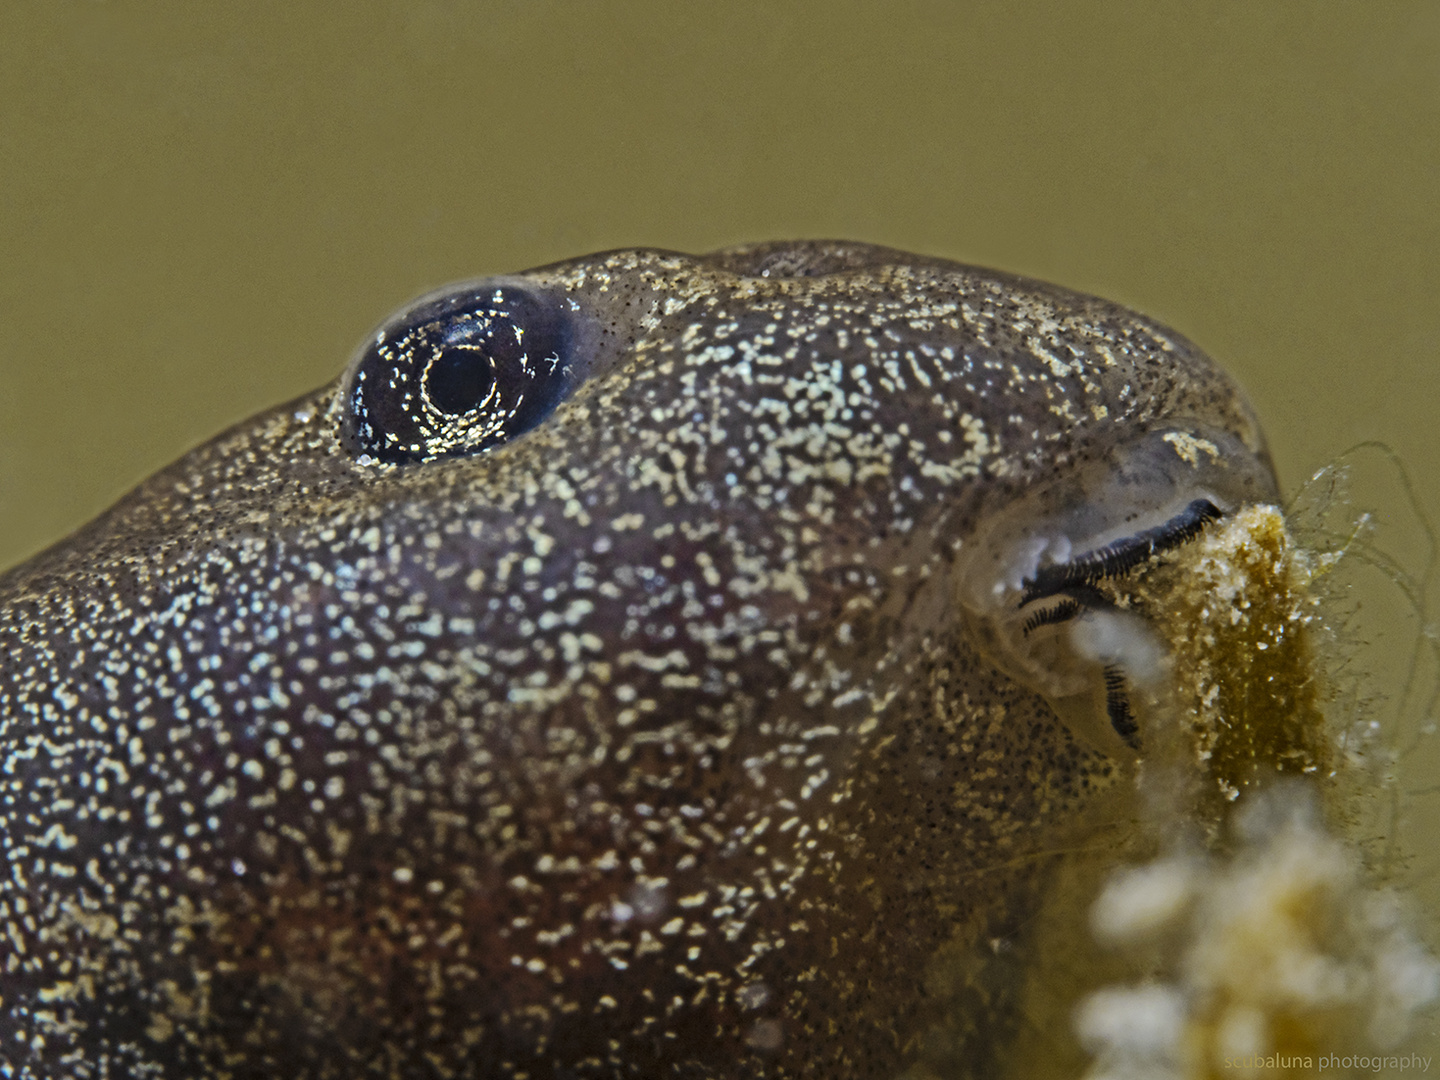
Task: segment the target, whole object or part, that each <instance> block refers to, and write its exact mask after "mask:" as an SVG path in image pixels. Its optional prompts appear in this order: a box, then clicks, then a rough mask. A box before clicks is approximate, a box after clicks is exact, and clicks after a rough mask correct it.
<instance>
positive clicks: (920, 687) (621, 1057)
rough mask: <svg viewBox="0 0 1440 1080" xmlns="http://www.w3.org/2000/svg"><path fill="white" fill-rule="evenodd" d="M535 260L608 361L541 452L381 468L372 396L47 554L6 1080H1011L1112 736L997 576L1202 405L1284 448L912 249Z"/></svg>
mask: <svg viewBox="0 0 1440 1080" xmlns="http://www.w3.org/2000/svg"><path fill="white" fill-rule="evenodd" d="M508 280H511V281H518V282H526V281H528V282H532V283H536V284H539V285H541V286H545V287H550V288H555V289H561V290H564V291H565V292H566V293H567V294H568V295H569V297H570V298H571V299H573V300H574V301H575V303H574V305H573V310H574V311H575V318H576V319H577V320H578V321H579V323H578V325H579V326H580V331H579V332H580V335H581V336H580V338H579V339H577V340H581V341H582V342H583V345H584V349H585V358H586V363H587V364H588V376H587V379H586V380H585V381H584V382H583V383H582V384H581V385H579V386H578V387H577V388H576V389H574V391H573V392H571V393H570V394H569V396H568V398H567V399H566V400H565V401H563V402H562V403H561V404H560V405H559V407H558V408H557V410H556V411H555V412H554V413H553V415H551V416H550V417H549V418H548V419H547V420H546V421H545V422H544V423H542V424H541V425H540V426H539V427H538V428H536V429H535V430H533V431H530V432H528V433H526V434H524V435H523V436H521V437H519V438H516V439H514V440H513V441H511V442H508V443H505V444H503V445H500V446H496V447H494V448H493V449H490V450H487V451H486V452H485V453H482V454H479V455H476V456H471V457H460V458H454V459H450V460H443V461H433V462H425V463H420V464H407V465H384V464H376V463H371V462H368V461H366V460H363V459H358V460H357V455H356V454H354V453H353V452H351V448H349V447H347V445H346V444H345V442H344V440H343V439H342V438H341V436H340V429H341V415H342V412H343V409H344V408H345V400H344V396H343V394H342V393H341V392H340V388H339V386H340V384H338V383H337V384H331V385H330V386H327V387H324V388H322V389H320V390H318V391H316V392H315V393H313V394H310V395H308V396H306V397H304V398H302V399H300V400H299V401H296V402H293V403H291V404H288V405H285V406H282V407H280V408H278V409H275V410H272V411H270V412H267V413H264V414H262V415H260V416H257V417H255V418H254V419H252V420H249V421H247V422H245V423H243V424H241V425H239V426H237V427H235V428H233V429H231V430H230V431H229V432H227V433H225V434H223V435H221V436H220V437H218V438H217V439H215V440H214V441H213V442H210V443H208V444H206V445H205V446H202V447H200V448H199V449H197V450H195V451H194V452H192V453H190V454H189V455H187V456H186V457H184V458H183V459H181V460H180V461H179V462H177V463H176V464H175V465H173V466H171V467H170V468H168V469H166V470H164V471H163V472H161V473H159V474H157V475H156V476H154V477H153V478H151V479H150V480H148V481H147V482H145V483H144V484H143V485H141V486H140V487H139V488H138V489H136V490H135V491H134V492H132V493H131V494H130V495H128V496H127V497H126V498H125V499H123V500H122V501H121V502H120V503H119V504H118V505H117V506H115V507H114V508H113V509H112V510H110V511H109V512H108V513H106V514H105V515H103V516H102V517H101V518H99V519H98V520H96V521H95V522H94V523H92V524H91V525H89V526H87V527H86V528H84V529H82V530H81V531H80V532H78V533H77V534H75V535H74V536H72V537H70V538H69V539H67V540H65V541H63V542H62V543H60V544H58V545H57V546H55V547H53V548H51V549H50V550H48V551H46V552H44V553H42V554H41V555H39V556H38V557H36V558H35V559H33V560H31V561H30V562H29V563H27V564H25V565H23V566H21V567H18V568H16V569H14V570H12V571H10V572H9V573H7V574H6V575H4V576H3V577H0V665H3V668H0V759H3V762H4V770H3V774H0V792H3V797H0V839H3V843H4V846H5V853H6V864H7V867H6V870H5V873H4V878H3V881H0V923H3V934H0V937H3V942H4V943H3V945H0V950H3V964H0V1076H5V1077H23V1078H30V1080H40V1078H44V1080H59V1078H61V1077H67V1078H68V1077H107V1078H121V1077H127V1078H128V1077H165V1078H173V1080H202V1078H212V1077H216V1078H218V1077H235V1078H259V1077H273V1078H279V1080H301V1078H306V1080H309V1078H319V1077H334V1078H340V1077H346V1078H349V1077H387V1078H388V1077H396V1078H399V1077H405V1078H412V1077H413V1078H418V1077H475V1078H492V1077H494V1078H499V1077H513V1078H519V1077H529V1078H533V1080H550V1078H556V1080H559V1078H578V1077H611V1076H627V1077H661V1076H664V1077H685V1078H701V1077H717V1078H718V1077H735V1078H738V1077H782V1076H802V1075H803V1076H815V1077H825V1078H836V1080H843V1078H851V1077H855V1078H859V1077H889V1076H894V1075H897V1074H898V1073H899V1072H901V1071H902V1070H903V1069H904V1068H905V1067H906V1066H907V1065H910V1064H913V1063H915V1062H917V1061H922V1060H925V1061H930V1062H931V1063H932V1064H935V1066H936V1067H937V1068H942V1067H943V1068H950V1069H952V1070H954V1072H955V1073H956V1074H957V1075H958V1074H970V1073H973V1074H975V1075H985V1074H986V1070H987V1067H988V1065H987V1063H988V1062H990V1061H991V1060H992V1058H991V1054H992V1053H993V1051H994V1049H995V1047H996V1046H998V1045H1000V1044H1002V1043H1003V1041H1004V1039H1005V1038H1006V1035H1007V1032H1008V1031H1009V1030H1010V1026H1009V1025H1010V1024H1011V1023H1012V1022H1013V1017H1012V1016H1011V1015H1010V1011H1009V1007H1008V1002H1009V1001H1010V998H1011V997H1012V996H1013V994H1014V992H1015V987H1016V985H1017V980H1016V979H1015V977H1014V972H1013V969H1014V968H1015V966H1017V965H1020V964H1023V962H1024V957H1025V952H1024V940H1025V939H1024V935H1023V933H1022V929H1023V926H1024V923H1025V919H1026V917H1027V915H1028V914H1029V913H1030V912H1031V911H1032V910H1033V904H1034V902H1035V897H1036V895H1037V893H1038V891H1039V890H1042V889H1043V887H1044V881H1045V860H1044V859H1041V858H1027V855H1028V854H1030V853H1034V852H1039V851H1044V850H1047V849H1048V847H1049V846H1050V845H1051V844H1053V841H1054V839H1055V837H1056V836H1059V835H1062V834H1063V832H1064V829H1065V828H1066V823H1067V821H1068V820H1070V819H1071V817H1072V816H1073V815H1074V814H1075V813H1076V811H1077V809H1079V808H1080V807H1082V806H1083V804H1084V802H1085V800H1086V798H1087V794H1088V793H1089V792H1091V791H1092V790H1094V789H1095V788H1097V787H1099V786H1103V785H1104V784H1106V783H1107V782H1108V778H1110V777H1111V776H1112V775H1113V774H1114V772H1115V763H1114V762H1113V761H1112V760H1110V759H1108V758H1107V757H1106V755H1105V754H1103V753H1101V752H1099V751H1098V750H1095V749H1091V748H1090V747H1089V746H1088V745H1087V744H1085V743H1084V742H1082V741H1080V740H1079V739H1078V738H1077V737H1076V736H1074V735H1073V734H1072V733H1071V731H1070V730H1069V729H1068V728H1067V727H1066V726H1065V725H1063V724H1062V723H1060V722H1059V721H1058V720H1057V719H1056V717H1055V715H1054V713H1053V712H1052V710H1051V709H1050V708H1049V706H1048V705H1047V704H1046V702H1045V701H1044V700H1043V699H1042V698H1040V697H1038V696H1037V695H1036V694H1035V693H1033V692H1032V691H1031V690H1029V689H1027V688H1026V687H1024V686H1021V685H1019V684H1017V683H1016V682H1014V681H1012V680H1011V679H1009V678H1007V677H1006V676H1005V675H1003V674H1002V673H1000V672H999V671H997V670H996V669H995V667H994V666H992V665H991V664H989V663H988V662H986V661H985V660H984V659H983V658H982V657H981V655H980V654H979V653H978V652H977V650H976V648H975V646H974V645H973V644H972V640H971V636H970V635H969V634H968V633H967V632H966V627H965V625H964V624H965V616H964V614H963V611H962V610H961V608H960V607H959V605H957V604H956V603H955V602H954V589H955V583H954V580H953V578H954V576H955V570H954V567H955V564H956V559H957V553H958V552H961V551H962V550H963V549H964V545H965V542H966V539H967V537H968V536H970V535H972V534H973V532H974V531H975V529H976V528H977V526H978V525H979V524H980V523H982V522H983V521H984V520H985V519H986V515H987V514H989V513H991V512H992V511H994V510H995V509H996V508H997V507H1001V506H1004V505H1008V504H1010V503H1012V502H1013V501H1014V500H1015V499H1017V498H1020V497H1022V496H1023V494H1024V493H1025V492H1026V490H1027V489H1028V488H1029V487H1030V486H1031V485H1032V484H1035V483H1037V482H1042V481H1047V480H1050V479H1053V478H1054V477H1055V476H1056V475H1057V474H1062V473H1063V472H1064V471H1065V470H1067V469H1072V468H1075V467H1077V466H1078V465H1080V464H1082V463H1083V462H1085V461H1087V460H1091V459H1095V458H1098V457H1099V456H1101V455H1103V453H1104V452H1105V451H1106V449H1107V448H1109V447H1111V446H1113V445H1114V444H1115V443H1116V442H1117V440H1121V439H1124V438H1127V437H1130V436H1133V435H1134V434H1135V433H1136V432H1143V431H1146V430H1149V429H1150V428H1153V427H1155V426H1156V425H1159V424H1161V423H1162V422H1173V421H1174V420H1175V419H1176V418H1182V419H1183V418H1195V419H1198V420H1200V421H1203V422H1204V423H1205V424H1207V425H1210V426H1212V427H1214V428H1216V429H1219V430H1223V431H1228V432H1232V433H1234V434H1235V435H1237V436H1238V437H1239V438H1240V440H1241V441H1242V442H1243V443H1244V444H1245V445H1246V446H1248V447H1249V448H1250V449H1251V451H1252V452H1253V453H1254V454H1255V455H1257V457H1261V458H1263V454H1264V450H1263V445H1262V442H1261V437H1260V434H1259V431H1258V428H1257V426H1256V424H1255V421H1254V419H1253V417H1252V415H1251V413H1250V412H1249V410H1248V408H1247V406H1246V405H1245V403H1244V402H1243V400H1242V398H1241V397H1240V396H1239V394H1238V392H1237V391H1236V389H1235V387H1234V386H1233V384H1232V383H1231V382H1230V381H1228V380H1227V379H1226V378H1225V377H1224V376H1223V375H1222V374H1220V373H1219V372H1218V371H1217V370H1216V369H1215V368H1214V366H1213V365H1212V364H1211V363H1210V362H1209V361H1208V360H1207V359H1206V358H1205V357H1204V356H1203V355H1202V354H1200V353H1199V352H1198V351H1197V350H1196V349H1195V348H1194V347H1193V346H1192V345H1191V344H1189V343H1188V342H1186V341H1185V340H1184V339H1183V338H1180V337H1179V336H1177V335H1176V334H1174V333H1172V332H1170V331H1168V330H1166V329H1164V328H1162V327H1160V326H1157V325H1156V324H1154V323H1153V322H1150V321H1148V320H1146V319H1143V318H1141V317H1139V316H1136V315H1134V314H1132V313H1130V312H1128V311H1125V310H1124V309H1121V308H1119V307H1116V306H1114V305H1112V304H1109V303H1106V302H1104V301H1100V300H1096V299H1092V298H1089V297H1084V296H1079V295H1076V294H1073V293H1069V292H1066V291H1064V290H1061V289H1057V288H1053V287H1050V286H1046V285H1041V284H1038V283H1035V282H1030V281H1025V280H1021V279H1017V278H1013V277H1007V276H1004V275H1000V274H995V273H990V272H986V271H980V270H975V269H972V268H967V267H962V266H957V265H954V264H951V263H946V262H941V261H936V260H928V259H923V258H917V257H914V256H910V255H905V254H902V253H899V252H894V251H889V250H885V249H878V248H869V247H864V246H860V245H853V244H813V245H803V244H800V245H797V244H792V245H765V246H760V247H754V248H748V249H737V250H733V251H729V252H721V253H718V254H716V255H712V256H708V257H700V258H696V257H690V256H684V255H677V254H671V253H666V252H655V251H624V252H617V253H611V254H603V255H597V256H592V257H589V258H584V259H579V260H576V261H574V262H568V263H563V264H559V265H556V266H551V267H547V268H543V269H540V270H536V271H532V272H530V273H528V274H524V275H520V276H518V277H516V278H512V279H508ZM1000 866H1005V867H1010V868H1011V869H1007V870H1005V871H1004V872H992V871H994V870H995V869H996V868H997V867H1000ZM996 942H1004V943H1006V947H1004V948H1001V947H998V946H997V947H991V945H992V944H993V943H996ZM986 943H991V944H986ZM946 957H948V958H949V959H948V960H944V963H943V964H942V965H941V966H942V967H943V969H944V971H946V972H949V973H950V974H949V975H948V976H946V977H944V978H942V977H940V976H938V975H937V974H936V972H937V970H940V969H939V968H937V964H940V963H941V960H940V959H937V958H946Z"/></svg>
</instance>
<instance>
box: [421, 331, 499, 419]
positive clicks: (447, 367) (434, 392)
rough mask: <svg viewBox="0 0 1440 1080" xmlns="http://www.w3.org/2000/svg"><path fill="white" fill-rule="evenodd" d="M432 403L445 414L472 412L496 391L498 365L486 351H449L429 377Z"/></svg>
mask: <svg viewBox="0 0 1440 1080" xmlns="http://www.w3.org/2000/svg"><path fill="white" fill-rule="evenodd" d="M425 386H426V389H427V390H428V392H429V394H430V402H431V404H433V405H434V406H435V408H437V409H439V410H440V411H441V412H443V413H448V414H449V415H451V416H460V415H463V414H464V413H467V412H470V411H471V410H472V409H474V408H475V407H476V406H477V405H479V404H480V403H481V402H482V401H484V400H485V399H486V398H487V397H489V396H490V392H491V391H492V390H493V389H494V388H495V365H494V363H493V361H492V360H491V359H490V357H489V355H487V354H486V352H485V350H483V349H477V348H475V347H474V346H460V347H458V348H450V349H445V350H444V351H443V352H441V353H440V355H439V356H437V357H435V359H434V360H432V361H430V368H429V370H428V371H427V372H426V374H425Z"/></svg>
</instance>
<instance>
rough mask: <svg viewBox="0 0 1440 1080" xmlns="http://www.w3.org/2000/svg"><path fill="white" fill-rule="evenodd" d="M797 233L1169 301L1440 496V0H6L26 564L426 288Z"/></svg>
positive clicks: (1315, 426) (7, 132)
mask: <svg viewBox="0 0 1440 1080" xmlns="http://www.w3.org/2000/svg"><path fill="white" fill-rule="evenodd" d="M790 236H839V237H849V238H855V239H862V240H869V241H876V242H880V243H885V244H891V245H895V246H898V247H902V248H910V249H914V250H917V251H923V252H927V253H931V254H938V255H944V256H949V257H953V258H956V259H961V260H965V261H970V262H976V263H981V264H987V265H990V266H995V267H1000V268H1003V269H1006V270H1011V271H1016V272H1020V273H1024V274H1029V275H1033V276H1036V277H1040V278H1045V279H1049V280H1053V281H1056V282H1059V283H1062V284H1064V285H1068V286H1070V287H1073V288H1077V289H1082V290H1085V291H1089V292H1095V293H1099V294H1102V295H1105V296H1107V297H1110V298H1113V299H1117V300H1120V301H1123V302H1125V303H1127V304H1130V305H1132V306H1134V307H1137V308H1139V309H1141V310H1143V311H1145V312H1147V313H1149V314H1152V315H1154V316H1156V317H1158V318H1160V319H1162V320H1163V321H1165V322H1168V323H1170V324H1171V325H1173V326H1175V327H1177V328H1179V329H1180V330H1182V331H1183V332H1185V333H1187V334H1188V335H1190V336H1191V337H1193V338H1194V339H1196V340H1197V341H1198V342H1200V343H1201V344H1202V346H1204V347H1205V348H1206V349H1207V350H1208V351H1209V352H1211V353H1212V354H1213V355H1214V356H1215V357H1217V358H1218V359H1219V360H1220V361H1221V362H1222V363H1223V364H1225V365H1226V366H1227V367H1228V368H1229V369H1230V370H1232V371H1233V372H1234V373H1235V374H1236V375H1238V376H1239V378H1240V380H1241V381H1242V382H1243V384H1244V385H1245V386H1246V387H1247V388H1248V389H1249V391H1250V394H1251V396H1252V398H1253V400H1254V402H1255V404H1256V406H1257V407H1258V410H1259V412H1260V414H1261V416H1262V417H1263V418H1264V419H1265V421H1266V424H1267V427H1268V430H1269V433H1270V438H1271V441H1272V446H1273V449H1274V452H1275V457H1276V460H1277V463H1278V465H1279V468H1280V472H1281V476H1282V481H1283V482H1284V484H1285V485H1286V487H1287V488H1293V487H1294V486H1295V485H1296V484H1298V483H1299V482H1300V481H1301V480H1302V479H1303V478H1304V477H1305V476H1307V475H1309V473H1310V472H1311V471H1313V470H1314V469H1315V468H1316V467H1317V466H1320V465H1322V464H1324V463H1325V462H1327V461H1329V460H1331V459H1333V458H1335V457H1336V456H1337V455H1338V454H1340V453H1341V452H1342V451H1343V450H1345V449H1346V448H1347V447H1349V446H1351V445H1352V444H1354V443H1357V442H1359V441H1361V440H1364V439H1383V440H1385V441H1387V442H1388V443H1389V445H1390V446H1392V447H1393V448H1394V450H1395V451H1396V453H1397V454H1398V455H1399V457H1400V458H1401V460H1403V461H1404V462H1405V463H1406V465H1407V466H1408V469H1409V470H1410V473H1411V475H1412V476H1413V477H1414V479H1415V483H1416V486H1417V489H1418V491H1419V495H1420V499H1421V502H1422V504H1423V506H1424V509H1425V511H1426V513H1427V514H1428V515H1429V517H1430V518H1431V520H1440V468H1437V465H1440V448H1437V439H1436V436H1435V433H1434V416H1435V412H1436V408H1437V406H1440V347H1437V343H1440V303H1437V300H1436V296H1437V290H1440V4H1437V3H1434V2H1432V0H1412V2H1406V3H1386V2H1380V0H1366V2H1356V3H1319V2H1304V3H1301V2H1291V3H1259V2H1256V0H1233V2H1199V0H1187V2H1185V3H1158V2H1156V0H1143V2H1140V0H1136V2H1108V0H1107V2H1096V3H1078V2H1073V0H1072V2H1049V3H1030V4H1016V3H1003V4H1002V3H980V2H972V3H948V4H938V3H932V4H918V3H865V4H850V3H834V4H787V3H767V4H753V5H752V4H736V5H731V4H703V5H702V4H698V3H693V4H692V3H680V2H674V3H636V4H624V5H621V4H601V3H584V4H582V3H547V2H538V0H536V2H528V3H519V2H507V3H459V2H454V0H408V2H404V3H398V2H397V3H368V4H353V5H345V6H344V7H343V8H334V7H331V6H329V5H322V4H318V3H315V4H297V3H295V2H294V0H278V2H277V0H263V2H246V3H239V4H231V3H227V4H220V3H214V4H202V3H195V2H174V3H130V2H122V0H112V2H96V0H84V2H80V0H45V2H30V0H7V2H5V3H4V4H3V6H0V566H4V565H9V564H10V563H12V562H14V561H16V560H18V559H19V558H21V557H22V556H24V555H26V554H27V553H30V552H33V551H35V550H37V549H38V548H40V547H41V546H43V545H45V544H47V543H49V542H51V541H53V540H55V539H57V538H58V537H60V536H61V535H63V534H64V533H65V532H67V531H68V530H70V529H72V528H74V527H75V526H77V525H79V524H80V523H82V522H83V521H85V520H86V519H88V518H89V517H91V516H92V515H93V514H95V513H96V512H97V511H99V510H100V509H102V508H103V507H104V506H105V505H106V504H108V503H109V502H110V501H112V500H113V499H114V498H116V497H117V496H118V495H119V494H120V493H121V492H123V491H124V490H125V489H126V488H128V487H129V486H130V485H131V484H133V483H134V482H136V481H137V480H139V479H140V478H141V477H143V476H144V475H145V474H146V473H148V472H150V471H151V470H153V469H155V468H156V467H158V466H160V465H162V464H164V463H165V462H167V461H169V460H170V459H172V458H174V457H175V456H177V455H178V454H180V453H181V452H182V451H184V450H185V449H186V448H187V447H189V446H191V445H193V444H195V443H196V442H198V441H200V440H202V439H204V438H205V437H207V436H208V435H210V434H212V433H214V432H215V431H217V430H218V429H220V428H221V427H222V426H224V425H226V424H229V423H231V422H233V421H235V420H238V419H240V418H242V417H244V416H246V415H247V414H249V413H252V412H254V411H255V410H257V409H260V408H263V407H265V406H268V405H271V404H274V403H276V402H279V401H282V400H284V399H286V398H288V397H292V396H294V395H297V394H299V393H301V392H303V391H305V390H308V389H310V388H311V387H313V386H315V385H316V384H318V383H320V382H322V381H324V380H327V379H329V378H331V377H332V376H333V375H334V374H335V373H336V372H337V371H338V370H339V369H340V367H341V366H342V365H343V364H344V362H345V360H346V358H347V356H348V354H349V353H350V351H351V349H352V348H353V346H354V345H355V343H356V342H357V341H359V340H360V338H361V337H362V336H364V335H365V333H366V332H367V331H368V330H369V329H370V328H371V327H372V326H373V325H374V324H375V323H377V322H378V321H379V320H380V319H381V318H383V317H384V316H385V315H386V314H388V313H389V312H390V311H391V310H392V309H394V308H395V307H397V306H398V305H400V304H402V303H404V302H405V301H406V300H408V299H410V298H411V297H412V296H414V295H415V294H417V293H419V292H421V291H423V290H426V289H429V288H431V287H433V286H436V285H438V284H441V283H443V282H445V281H447V280H450V279H454V278H460V277H473V276H476V275H481V274H488V273H494V272H504V271H510V270H517V269H521V268H524V267H527V266H532V265H536V264H540V263H544V262H548V261H553V260H556V259H561V258H564V257H567V256H571V255H579V254H582V253H585V252H588V251H592V250H596V249H602V248H609V247H621V246H631V245H655V246H663V247H671V248H677V249H681V250H705V249H709V248H713V247H717V246H721V245H725V244H731V243H736V242H740V241H746V240H758V239H768V238H780V237H790ZM1405 530H1408V532H1405ZM1401 531H1402V532H1405V535H1406V536H1408V538H1409V540H1408V542H1410V543H1411V551H1410V556H1409V557H1410V558H1411V562H1412V564H1413V561H1414V557H1415V556H1414V552H1415V551H1418V550H1420V546H1422V545H1421V544H1420V541H1422V540H1423V534H1421V533H1420V532H1419V527H1418V526H1416V525H1414V524H1413V523H1411V524H1409V525H1406V526H1404V527H1403V528H1402V530H1401Z"/></svg>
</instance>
